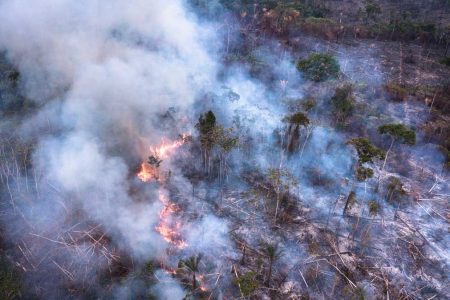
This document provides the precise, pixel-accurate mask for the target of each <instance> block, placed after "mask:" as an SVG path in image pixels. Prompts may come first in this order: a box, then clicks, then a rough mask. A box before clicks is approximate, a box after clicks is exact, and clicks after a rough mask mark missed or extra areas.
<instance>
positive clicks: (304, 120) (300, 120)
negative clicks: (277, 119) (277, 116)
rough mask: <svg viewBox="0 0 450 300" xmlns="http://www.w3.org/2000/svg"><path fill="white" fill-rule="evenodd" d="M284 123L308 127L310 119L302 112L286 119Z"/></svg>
mask: <svg viewBox="0 0 450 300" xmlns="http://www.w3.org/2000/svg"><path fill="white" fill-rule="evenodd" d="M283 122H286V123H289V124H293V125H301V126H308V125H309V123H310V121H309V119H308V117H307V116H306V115H305V114H304V113H302V112H297V113H295V114H293V115H290V116H287V117H285V118H284V119H283Z"/></svg>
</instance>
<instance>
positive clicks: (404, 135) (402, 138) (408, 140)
mask: <svg viewBox="0 0 450 300" xmlns="http://www.w3.org/2000/svg"><path fill="white" fill-rule="evenodd" d="M378 132H379V133H381V134H388V135H390V136H391V137H392V138H393V139H394V140H398V141H399V142H400V143H402V144H408V145H414V144H415V143H416V133H415V132H414V131H412V130H411V129H408V128H407V127H405V126H404V125H402V124H386V125H381V126H380V127H378Z"/></svg>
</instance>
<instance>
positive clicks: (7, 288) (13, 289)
mask: <svg viewBox="0 0 450 300" xmlns="http://www.w3.org/2000/svg"><path fill="white" fill-rule="evenodd" d="M20 286H21V284H20V277H19V274H18V272H16V271H15V270H14V268H13V266H12V264H11V263H10V262H9V261H7V259H6V258H5V257H4V256H3V255H2V256H1V257H0V298H1V299H5V300H8V299H17V298H18V297H19V296H20Z"/></svg>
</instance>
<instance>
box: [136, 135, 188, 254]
mask: <svg viewBox="0 0 450 300" xmlns="http://www.w3.org/2000/svg"><path fill="white" fill-rule="evenodd" d="M187 138H188V135H182V136H181V137H180V139H178V140H176V141H173V142H170V143H168V142H166V141H163V142H162V143H161V145H160V146H158V147H150V152H151V153H152V158H153V161H154V163H153V164H151V163H152V162H150V163H147V162H143V163H142V164H141V169H140V171H139V172H138V173H137V177H138V178H139V179H140V180H141V181H143V182H149V181H152V180H158V181H159V180H160V179H159V170H158V169H159V164H160V163H161V162H162V160H164V159H167V158H168V157H169V156H170V155H171V154H172V153H173V152H174V151H175V150H176V149H177V148H179V147H181V146H182V145H183V144H184V143H186V141H187ZM158 198H159V201H160V202H161V203H162V204H163V205H164V207H163V209H162V210H161V211H160V212H159V223H158V225H157V226H156V227H155V230H156V232H158V233H159V234H160V235H161V236H162V238H163V239H164V240H165V241H166V242H167V243H169V244H170V245H172V246H174V247H176V248H178V249H183V248H185V247H186V246H187V243H186V242H185V241H184V240H183V239H182V238H181V234H180V233H179V232H180V228H181V223H180V222H176V221H173V219H172V215H173V214H174V213H177V212H179V211H180V208H179V207H178V205H176V204H175V203H172V202H170V200H169V199H168V198H167V197H166V195H165V194H164V193H163V192H162V190H160V191H159V192H158Z"/></svg>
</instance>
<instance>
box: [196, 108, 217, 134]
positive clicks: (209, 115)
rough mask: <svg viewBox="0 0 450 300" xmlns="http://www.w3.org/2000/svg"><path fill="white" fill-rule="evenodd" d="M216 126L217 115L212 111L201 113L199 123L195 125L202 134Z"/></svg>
mask: <svg viewBox="0 0 450 300" xmlns="http://www.w3.org/2000/svg"><path fill="white" fill-rule="evenodd" d="M214 126H216V116H215V115H214V113H213V112H212V111H208V112H206V113H205V114H202V115H200V118H199V119H198V123H197V124H196V125H195V127H196V128H197V130H198V131H199V132H200V134H202V135H206V134H208V133H210V132H211V131H212V130H213V128H214Z"/></svg>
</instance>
